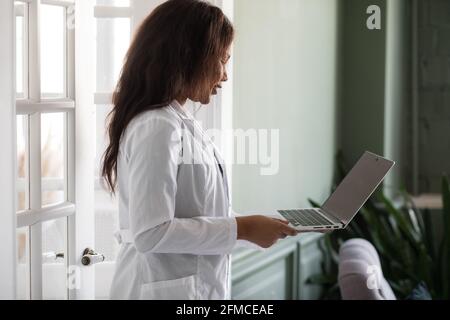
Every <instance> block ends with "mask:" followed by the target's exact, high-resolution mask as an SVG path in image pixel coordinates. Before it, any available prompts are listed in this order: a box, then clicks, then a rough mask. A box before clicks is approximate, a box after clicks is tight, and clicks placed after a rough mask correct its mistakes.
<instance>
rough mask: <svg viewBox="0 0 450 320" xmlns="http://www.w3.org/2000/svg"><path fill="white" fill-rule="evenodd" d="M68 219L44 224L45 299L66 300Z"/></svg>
mask: <svg viewBox="0 0 450 320" xmlns="http://www.w3.org/2000/svg"><path fill="white" fill-rule="evenodd" d="M66 248H67V218H61V219H58V220H51V221H46V222H43V223H42V291H43V298H44V299H50V300H53V299H66V298H67V284H66V279H67V276H66V274H67V273H66V260H65V259H66V257H67V249H66Z"/></svg>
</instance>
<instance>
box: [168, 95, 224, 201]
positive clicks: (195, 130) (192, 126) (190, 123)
mask: <svg viewBox="0 0 450 320" xmlns="http://www.w3.org/2000/svg"><path fill="white" fill-rule="evenodd" d="M171 107H172V108H173V109H174V110H175V112H176V113H177V114H178V116H179V117H180V118H181V120H182V121H183V123H184V125H185V127H186V128H188V130H189V131H190V132H191V134H192V135H194V137H195V136H198V137H201V138H202V139H201V141H202V145H203V146H204V147H208V146H207V145H206V143H205V141H204V140H205V139H204V137H205V138H206V139H207V141H208V143H209V145H210V146H212V149H213V153H214V157H215V159H216V161H217V164H218V165H219V166H221V168H222V171H223V177H222V180H223V184H224V187H225V192H226V195H227V199H228V201H229V200H230V193H229V188H228V175H227V170H226V166H225V161H224V160H223V157H222V155H221V153H220V151H219V150H218V149H217V147H216V145H215V144H214V143H213V142H212V141H211V139H210V138H209V137H208V136H207V135H206V133H204V132H203V130H202V129H201V128H200V127H199V126H198V125H197V124H196V123H195V121H196V120H195V119H194V118H193V117H192V116H191V117H189V115H188V114H187V111H185V110H182V109H181V108H182V107H181V106H180V105H179V104H178V103H177V102H176V101H175V102H173V103H172V104H171Z"/></svg>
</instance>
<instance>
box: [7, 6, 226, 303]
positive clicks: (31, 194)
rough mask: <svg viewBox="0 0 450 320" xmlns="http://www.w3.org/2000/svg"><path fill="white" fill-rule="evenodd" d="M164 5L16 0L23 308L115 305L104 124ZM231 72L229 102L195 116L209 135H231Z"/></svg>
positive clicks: (219, 101) (112, 204)
mask: <svg viewBox="0 0 450 320" xmlns="http://www.w3.org/2000/svg"><path fill="white" fill-rule="evenodd" d="M8 1H13V0H8ZM162 2H163V1H162V0H20V1H14V6H15V19H16V32H15V39H16V46H15V49H16V79H17V81H16V92H17V94H16V97H17V100H16V109H17V157H16V162H17V179H16V183H17V192H16V195H17V196H16V209H17V222H16V223H17V239H16V242H17V244H16V247H17V257H18V259H17V267H16V273H17V276H16V279H17V280H16V296H17V298H19V299H107V298H108V293H109V287H110V283H111V279H112V276H113V272H114V261H115V257H116V255H117V251H118V245H117V243H116V241H115V239H114V237H113V233H114V232H115V231H116V230H117V203H116V201H115V200H114V199H112V198H111V197H110V195H109V194H108V193H107V192H105V191H104V190H103V189H102V187H101V183H100V177H99V171H100V159H101V156H102V154H103V152H104V148H105V145H106V140H105V119H106V116H107V114H108V112H109V111H110V110H111V103H110V100H111V94H112V92H113V90H114V85H115V83H116V81H117V78H118V75H119V72H120V69H121V66H122V62H123V58H124V55H125V53H126V50H127V49H128V46H129V44H130V39H131V37H132V34H133V32H134V31H135V30H136V28H137V27H138V26H139V24H140V22H141V21H142V19H144V18H145V17H146V16H147V14H149V13H150V12H151V10H152V9H153V8H154V7H155V6H157V5H158V4H160V3H162ZM216 3H217V4H218V5H220V6H222V1H217V2H216ZM223 3H224V4H226V5H225V6H224V8H225V9H227V11H228V12H229V13H231V12H232V0H224V1H223ZM230 68H231V66H230ZM229 73H230V76H229V77H230V82H229V83H228V85H227V93H226V94H225V95H220V96H218V97H217V98H216V99H215V100H214V101H213V102H212V104H213V108H202V110H201V111H200V112H199V113H198V116H199V118H200V119H201V120H202V121H203V124H204V127H205V128H217V129H220V128H222V129H223V128H231V87H232V81H231V79H232V74H231V70H229ZM192 108H193V110H194V109H196V108H195V106H193V107H192ZM220 142H221V147H222V149H223V151H224V153H225V156H226V157H228V154H229V153H228V147H227V146H228V145H229V141H220ZM87 249H92V250H93V252H91V253H93V256H94V257H93V259H91V263H89V259H82V258H83V253H84V252H85V250H87ZM96 254H97V255H96ZM91 257H92V256H91ZM96 258H97V261H96ZM83 262H84V263H85V264H87V263H89V264H88V265H85V264H83Z"/></svg>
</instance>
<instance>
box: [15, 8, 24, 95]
mask: <svg viewBox="0 0 450 320" xmlns="http://www.w3.org/2000/svg"><path fill="white" fill-rule="evenodd" d="M23 31H24V19H23V17H16V92H17V95H18V96H19V97H22V96H23V64H24V58H23V47H24V45H23V44H24V39H23V38H24V37H23Z"/></svg>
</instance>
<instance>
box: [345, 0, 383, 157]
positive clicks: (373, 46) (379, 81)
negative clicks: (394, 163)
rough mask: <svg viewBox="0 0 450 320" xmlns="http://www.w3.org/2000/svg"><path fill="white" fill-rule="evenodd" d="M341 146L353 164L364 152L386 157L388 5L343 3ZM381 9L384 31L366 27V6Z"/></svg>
mask: <svg viewBox="0 0 450 320" xmlns="http://www.w3.org/2000/svg"><path fill="white" fill-rule="evenodd" d="M342 5H343V8H342V41H343V43H342V51H341V52H342V60H341V63H342V66H341V70H342V72H340V78H339V80H340V82H341V83H340V86H341V101H340V134H341V135H340V143H339V144H340V146H341V148H342V151H343V153H344V156H345V158H346V159H347V161H348V162H349V164H350V165H352V164H353V163H354V162H355V161H356V160H357V159H358V158H359V157H360V156H361V155H362V153H363V152H364V151H366V150H369V151H372V152H375V153H378V154H383V151H384V150H383V137H384V91H385V87H384V80H385V51H386V32H385V31H386V17H385V14H384V13H385V12H386V10H385V9H386V4H385V1H380V0H343V1H342ZM370 5H378V6H379V7H380V8H381V12H382V14H381V18H382V24H381V30H369V29H368V28H367V27H366V20H367V18H368V15H367V14H366V10H367V7H368V6H370Z"/></svg>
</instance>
